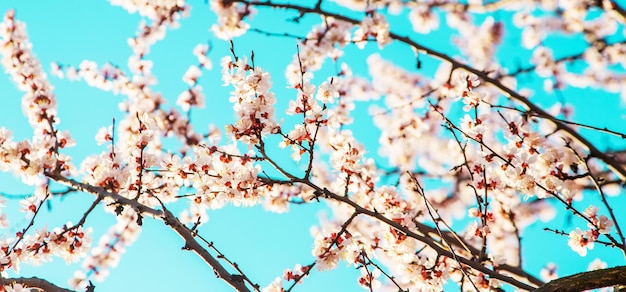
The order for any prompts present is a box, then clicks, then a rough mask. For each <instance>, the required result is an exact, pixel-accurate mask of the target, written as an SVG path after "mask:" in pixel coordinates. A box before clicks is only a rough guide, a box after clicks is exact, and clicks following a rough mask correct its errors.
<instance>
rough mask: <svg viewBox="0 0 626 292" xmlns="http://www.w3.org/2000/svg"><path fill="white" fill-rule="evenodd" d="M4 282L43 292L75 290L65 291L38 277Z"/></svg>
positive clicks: (8, 279) (71, 291)
mask: <svg viewBox="0 0 626 292" xmlns="http://www.w3.org/2000/svg"><path fill="white" fill-rule="evenodd" d="M2 281H3V282H4V283H5V285H6V284H11V283H18V284H22V285H23V286H26V288H39V289H41V290H42V291H55V292H74V291H73V290H69V289H65V288H62V287H59V286H57V285H55V284H52V283H50V282H49V281H48V280H45V279H41V278H37V277H30V278H25V277H20V278H5V279H2Z"/></svg>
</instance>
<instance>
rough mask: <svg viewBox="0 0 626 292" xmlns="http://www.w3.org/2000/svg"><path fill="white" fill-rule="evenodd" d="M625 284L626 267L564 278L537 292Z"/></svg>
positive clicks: (566, 291) (566, 290)
mask: <svg viewBox="0 0 626 292" xmlns="http://www.w3.org/2000/svg"><path fill="white" fill-rule="evenodd" d="M624 284H626V266H619V267H614V268H609V269H602V270H595V271H590V272H583V273H579V274H575V275H571V276H568V277H562V278H559V279H556V280H553V281H550V282H549V283H547V284H545V285H544V286H542V287H540V288H539V289H537V290H535V292H556V291H559V292H576V291H583V290H591V289H597V288H603V287H608V286H614V285H624Z"/></svg>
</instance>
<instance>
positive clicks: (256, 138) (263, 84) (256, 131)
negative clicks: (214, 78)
mask: <svg viewBox="0 0 626 292" xmlns="http://www.w3.org/2000/svg"><path fill="white" fill-rule="evenodd" d="M220 63H221V65H222V79H223V80H224V84H225V85H226V84H230V85H232V86H233V87H234V90H233V91H231V93H230V102H232V103H233V109H234V111H235V115H236V117H237V122H236V123H235V124H233V125H230V126H228V127H226V130H227V133H228V134H230V135H233V137H234V138H235V139H237V140H240V141H242V142H243V143H245V144H257V143H259V142H260V138H261V137H262V136H264V135H268V134H273V133H277V131H278V130H279V129H280V126H279V124H278V122H277V121H276V120H275V118H274V104H275V103H276V97H274V93H273V92H271V91H270V89H271V87H272V80H271V77H270V74H269V73H268V72H264V71H263V69H261V68H260V67H254V66H251V65H250V64H248V60H247V59H246V58H238V59H236V60H235V61H234V62H233V60H232V59H231V58H230V57H224V58H222V60H221V62H220Z"/></svg>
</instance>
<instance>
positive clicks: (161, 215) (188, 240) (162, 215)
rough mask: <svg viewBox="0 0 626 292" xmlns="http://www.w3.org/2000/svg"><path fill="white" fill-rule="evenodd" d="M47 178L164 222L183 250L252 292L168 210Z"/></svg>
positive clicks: (55, 177)
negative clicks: (183, 243)
mask: <svg viewBox="0 0 626 292" xmlns="http://www.w3.org/2000/svg"><path fill="white" fill-rule="evenodd" d="M46 176H48V177H49V178H50V179H52V180H54V181H56V182H58V183H61V184H64V185H66V186H69V187H71V188H74V189H76V190H78V191H81V192H86V193H90V194H93V195H96V196H98V197H103V198H110V199H113V200H114V201H115V202H117V203H120V204H123V205H126V206H129V207H131V208H133V209H134V210H136V211H137V212H138V213H140V214H142V215H150V216H152V217H154V218H158V219H160V220H162V221H163V222H164V223H165V224H166V225H168V226H169V227H170V228H171V229H172V230H174V231H175V232H176V233H177V234H178V235H180V237H182V239H183V240H184V241H185V246H184V247H183V249H185V250H192V251H193V252H195V253H196V254H197V255H198V256H200V258H202V260H204V262H206V263H207V264H208V265H209V266H210V267H211V268H213V272H215V275H216V276H217V277H218V278H219V279H222V280H223V281H225V282H226V283H227V284H228V285H230V286H231V287H233V288H234V289H235V290H237V291H250V290H249V289H248V288H247V287H246V285H245V283H244V282H243V281H242V280H241V278H239V277H232V275H231V274H230V273H229V272H228V271H227V270H226V268H224V266H222V264H220V263H219V262H218V261H217V259H215V258H214V257H213V256H212V255H211V254H210V253H209V252H208V251H207V250H206V249H204V248H203V247H202V246H201V245H200V244H199V243H198V242H197V241H196V239H195V238H194V234H193V233H192V231H191V230H189V228H187V227H186V226H185V225H184V224H183V223H181V222H180V220H178V218H176V216H174V215H173V214H172V213H171V212H170V211H168V210H167V209H163V210H156V209H153V208H150V207H148V206H145V205H143V204H140V203H139V202H137V201H135V200H131V199H128V198H126V197H123V196H121V195H119V194H117V193H112V192H109V191H107V190H105V189H103V188H100V187H95V186H92V185H88V184H84V183H81V182H78V181H76V180H73V179H69V178H66V177H64V176H61V175H59V174H54V173H46Z"/></svg>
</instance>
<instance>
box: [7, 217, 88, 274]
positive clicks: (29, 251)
mask: <svg viewBox="0 0 626 292" xmlns="http://www.w3.org/2000/svg"><path fill="white" fill-rule="evenodd" d="M90 234H91V228H86V229H83V227H82V226H73V225H72V223H70V222H68V223H67V224H65V225H64V226H63V227H62V228H59V227H57V228H54V229H53V230H51V231H49V230H48V229H47V227H45V226H44V227H43V228H41V229H39V230H37V231H36V232H35V233H34V234H23V233H22V232H17V234H16V235H15V238H6V239H4V240H3V241H2V243H1V244H0V245H1V247H0V251H1V252H2V254H1V259H0V263H1V267H0V269H1V270H2V272H3V273H4V275H5V276H6V271H7V270H8V269H13V270H14V271H15V272H17V273H19V270H20V264H31V265H40V264H42V263H44V262H48V261H51V260H52V257H53V256H58V257H60V258H62V259H63V260H65V262H66V263H72V262H76V261H78V260H80V259H81V258H83V257H85V256H86V255H87V253H88V252H89V250H90V249H91V237H90Z"/></svg>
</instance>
